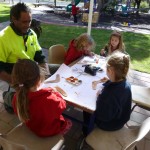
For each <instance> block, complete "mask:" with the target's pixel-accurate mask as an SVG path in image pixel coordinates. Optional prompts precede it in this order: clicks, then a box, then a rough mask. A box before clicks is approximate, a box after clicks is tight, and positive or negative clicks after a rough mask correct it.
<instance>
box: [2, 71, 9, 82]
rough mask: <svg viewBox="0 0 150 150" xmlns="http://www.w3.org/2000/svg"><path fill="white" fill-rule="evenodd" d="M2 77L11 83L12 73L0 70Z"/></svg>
mask: <svg viewBox="0 0 150 150" xmlns="http://www.w3.org/2000/svg"><path fill="white" fill-rule="evenodd" d="M0 79H1V80H3V81H6V82H7V83H9V84H10V83H11V75H10V74H8V73H7V72H5V71H1V72H0Z"/></svg>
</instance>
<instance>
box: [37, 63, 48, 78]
mask: <svg viewBox="0 0 150 150" xmlns="http://www.w3.org/2000/svg"><path fill="white" fill-rule="evenodd" d="M38 65H39V68H40V72H41V75H42V76H43V77H42V78H45V79H46V78H47V77H48V76H50V71H49V67H48V64H47V63H41V64H38Z"/></svg>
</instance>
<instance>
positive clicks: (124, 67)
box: [107, 51, 130, 82]
mask: <svg viewBox="0 0 150 150" xmlns="http://www.w3.org/2000/svg"><path fill="white" fill-rule="evenodd" d="M129 64H130V56H129V55H126V54H124V53H121V52H119V51H117V52H115V53H113V54H112V55H110V57H109V58H108V60H107V75H108V77H109V79H110V80H113V81H115V82H116V81H120V80H123V79H126V76H127V73H128V70H129Z"/></svg>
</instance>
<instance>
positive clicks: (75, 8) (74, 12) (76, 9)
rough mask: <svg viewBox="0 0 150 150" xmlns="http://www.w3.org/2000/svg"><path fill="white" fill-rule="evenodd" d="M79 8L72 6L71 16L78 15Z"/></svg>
mask: <svg viewBox="0 0 150 150" xmlns="http://www.w3.org/2000/svg"><path fill="white" fill-rule="evenodd" d="M78 10H79V7H76V5H72V15H76V14H77V13H78Z"/></svg>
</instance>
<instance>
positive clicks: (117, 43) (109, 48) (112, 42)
mask: <svg viewBox="0 0 150 150" xmlns="http://www.w3.org/2000/svg"><path fill="white" fill-rule="evenodd" d="M116 50H118V51H120V52H123V53H125V45H124V43H123V37H122V34H121V32H119V31H113V32H112V34H111V36H110V39H109V42H108V44H106V46H105V47H104V48H103V49H102V50H101V51H100V55H101V56H104V57H106V56H108V55H110V54H112V53H113V52H114V51H116Z"/></svg>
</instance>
